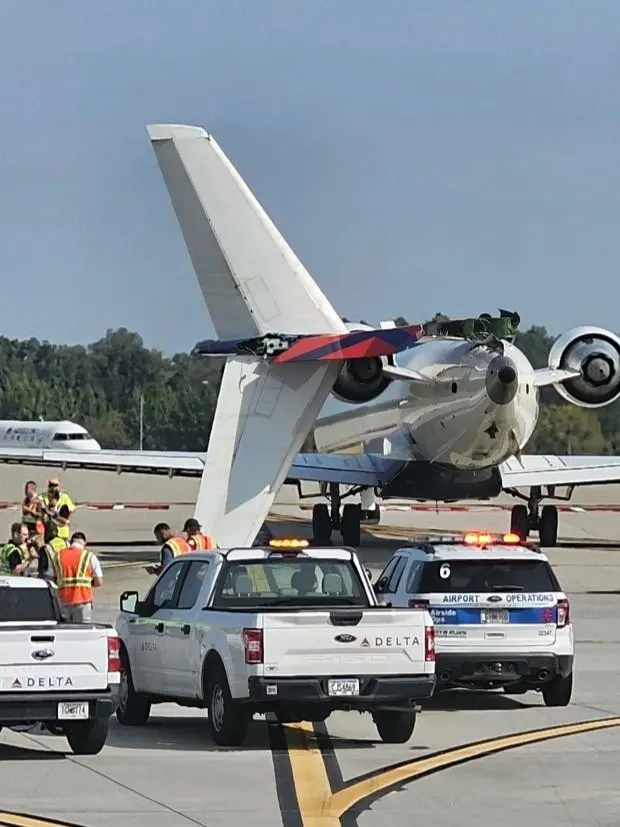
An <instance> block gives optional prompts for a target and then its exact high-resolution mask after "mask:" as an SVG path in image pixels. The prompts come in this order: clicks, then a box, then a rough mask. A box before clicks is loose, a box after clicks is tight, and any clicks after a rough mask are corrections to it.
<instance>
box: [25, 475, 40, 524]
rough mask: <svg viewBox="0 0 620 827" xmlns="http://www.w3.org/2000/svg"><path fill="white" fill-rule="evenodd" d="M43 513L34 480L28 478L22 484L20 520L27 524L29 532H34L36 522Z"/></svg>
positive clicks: (37, 522) (38, 521)
mask: <svg viewBox="0 0 620 827" xmlns="http://www.w3.org/2000/svg"><path fill="white" fill-rule="evenodd" d="M43 515H44V509H43V503H42V502H41V498H40V496H39V492H38V491H37V484H36V482H35V481H34V480H28V482H27V483H26V485H25V486H24V500H23V502H22V522H23V523H25V525H27V526H28V530H29V531H30V534H31V535H32V534H36V533H37V529H38V524H39V523H40V522H41V521H42V519H43Z"/></svg>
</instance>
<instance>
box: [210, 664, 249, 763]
mask: <svg viewBox="0 0 620 827" xmlns="http://www.w3.org/2000/svg"><path fill="white" fill-rule="evenodd" d="M206 695H207V702H208V708H209V729H210V731H211V737H212V738H213V740H214V741H215V743H216V744H218V745H219V746H220V747H238V746H241V744H242V743H243V742H244V741H245V736H246V735H247V731H248V725H249V723H250V717H249V715H248V713H247V711H246V710H245V709H243V708H242V707H241V706H240V705H239V704H236V703H235V702H234V700H233V698H232V696H231V694H230V688H229V686H228V679H227V677H226V672H225V671H224V668H223V666H216V667H215V668H214V669H213V671H212V672H210V673H209V674H208V677H207V692H206Z"/></svg>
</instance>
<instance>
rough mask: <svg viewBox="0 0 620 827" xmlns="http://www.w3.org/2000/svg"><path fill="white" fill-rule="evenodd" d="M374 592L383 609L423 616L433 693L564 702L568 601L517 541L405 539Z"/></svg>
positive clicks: (532, 551)
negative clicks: (496, 693)
mask: <svg viewBox="0 0 620 827" xmlns="http://www.w3.org/2000/svg"><path fill="white" fill-rule="evenodd" d="M374 589H375V594H376V595H377V598H378V599H379V600H380V601H382V602H383V603H388V604H389V605H392V606H394V607H398V606H408V607H409V608H427V609H428V610H429V611H430V614H431V617H432V618H433V621H434V624H435V647H436V675H437V689H438V690H440V689H442V688H448V687H468V688H475V689H497V688H503V689H504V691H505V692H507V693H508V694H515V695H517V694H519V695H520V694H523V693H525V692H527V691H528V690H530V689H533V690H538V691H540V692H542V695H543V698H544V701H545V704H546V705H547V706H567V705H568V704H569V703H570V698H571V693H572V687H573V653H574V644H573V627H572V624H571V621H570V613H569V602H568V599H567V597H566V595H565V594H564V592H563V591H562V589H561V588H560V584H559V583H558V580H557V578H556V576H555V574H554V573H553V570H552V568H551V565H550V564H549V561H548V559H547V557H546V556H545V555H544V554H543V553H542V552H541V551H540V550H539V549H538V548H535V547H531V546H526V545H523V544H522V541H521V539H520V538H519V537H518V535H516V534H506V535H504V536H503V537H501V538H493V536H492V535H491V534H488V533H486V532H485V533H469V534H467V535H465V537H460V538H455V537H453V536H451V537H441V536H438V537H426V538H420V539H419V540H413V541H411V544H410V545H409V546H407V547H406V548H401V549H398V551H397V552H396V553H395V554H394V556H393V557H392V558H391V560H390V561H389V563H388V564H387V566H386V568H385V569H384V570H383V572H382V573H381V575H380V576H379V578H378V580H377V582H376V584H375V586H374Z"/></svg>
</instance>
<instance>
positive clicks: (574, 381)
mask: <svg viewBox="0 0 620 827" xmlns="http://www.w3.org/2000/svg"><path fill="white" fill-rule="evenodd" d="M549 367H550V368H553V369H554V370H555V369H560V370H570V371H579V376H575V377H574V378H571V379H565V380H564V381H563V382H560V383H558V384H557V385H554V387H555V389H556V391H557V392H558V393H559V394H560V396H561V397H563V398H564V399H566V400H567V401H568V402H572V403H573V405H578V406H579V407H580V408H601V407H603V406H604V405H609V404H610V403H611V402H614V401H615V400H616V399H617V398H618V397H619V396H620V338H618V336H616V335H615V334H614V333H610V332H609V331H608V330H603V329H602V328H600V327H575V328H573V329H572V330H569V331H567V332H566V333H564V334H563V335H562V336H560V337H559V338H558V339H556V341H555V342H554V343H553V346H552V348H551V351H550V352H549Z"/></svg>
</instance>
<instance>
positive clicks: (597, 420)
mask: <svg viewBox="0 0 620 827" xmlns="http://www.w3.org/2000/svg"><path fill="white" fill-rule="evenodd" d="M437 317H440V318H441V314H437ZM437 317H436V318H437ZM397 321H398V322H399V323H406V322H405V320H404V319H402V317H401V318H399V319H398V320H397ZM553 340H554V337H553V336H551V335H550V334H549V333H548V332H547V330H546V329H545V328H544V327H540V326H534V327H531V328H530V329H529V330H527V331H525V332H523V333H518V334H517V337H516V340H515V342H516V344H517V345H518V346H519V347H520V348H521V349H522V350H523V352H524V353H525V354H526V355H527V357H528V358H529V359H530V361H531V362H532V364H533V365H534V367H545V366H546V364H547V354H548V353H549V349H550V347H551V345H552V343H553ZM218 383H219V377H218V375H216V374H214V373H213V366H212V364H209V360H195V359H192V358H191V357H190V356H189V355H188V354H186V353H178V354H175V355H174V356H172V357H166V356H164V355H163V353H162V352H161V351H159V350H154V349H152V348H147V347H145V346H144V342H143V340H142V338H141V337H140V336H139V335H138V334H137V333H133V332H131V331H129V330H127V329H125V328H120V329H119V330H109V331H108V332H107V333H106V335H105V336H104V337H103V338H102V339H100V340H99V341H97V342H94V343H93V344H90V345H87V346H85V347H84V346H81V345H75V346H68V345H56V344H50V343H49V342H40V341H39V340H37V339H28V340H26V341H20V340H17V339H7V338H5V337H0V419H25V420H29V419H30V420H33V419H47V420H62V419H68V420H71V421H72V422H77V423H79V424H81V425H83V426H84V427H85V428H86V429H87V430H88V431H89V432H90V433H91V434H92V436H93V437H94V438H95V439H97V440H98V441H99V442H100V443H101V445H102V447H104V448H120V449H131V448H138V447H140V442H141V440H142V447H143V448H144V450H160V451H203V450H204V449H205V448H206V446H207V443H208V440H209V433H210V430H211V422H212V419H213V414H214V411H215V405H216V402H217V389H218ZM141 422H142V424H143V428H142V429H141ZM311 447H312V439H311V437H310V438H309V440H308V441H307V444H306V449H307V450H308V449H311ZM619 448H620V403H614V404H612V405H609V406H608V407H606V408H602V409H600V410H598V411H592V410H585V409H583V408H577V407H576V406H574V405H570V404H568V403H566V402H564V401H563V400H562V399H561V398H560V397H559V396H558V395H557V394H556V393H555V391H554V390H553V389H552V388H546V389H543V392H542V394H541V414H540V419H539V423H538V426H537V428H536V431H535V433H534V435H533V437H532V439H531V440H530V443H529V444H528V446H527V450H528V451H529V452H535V453H560V454H563V453H573V454H579V453H586V454H589V453H597V454H598V453H612V454H615V453H617V452H618V449H619Z"/></svg>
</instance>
